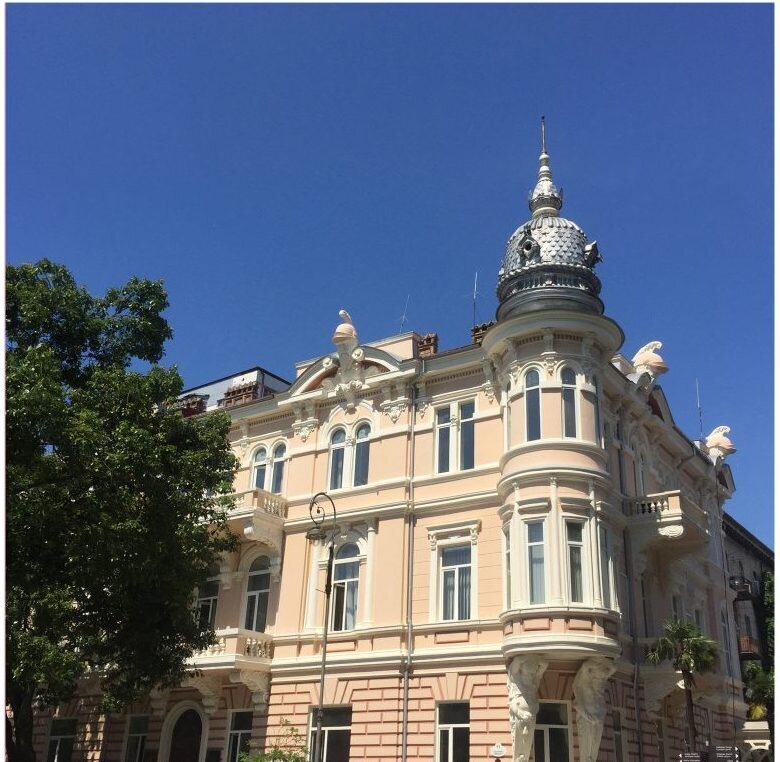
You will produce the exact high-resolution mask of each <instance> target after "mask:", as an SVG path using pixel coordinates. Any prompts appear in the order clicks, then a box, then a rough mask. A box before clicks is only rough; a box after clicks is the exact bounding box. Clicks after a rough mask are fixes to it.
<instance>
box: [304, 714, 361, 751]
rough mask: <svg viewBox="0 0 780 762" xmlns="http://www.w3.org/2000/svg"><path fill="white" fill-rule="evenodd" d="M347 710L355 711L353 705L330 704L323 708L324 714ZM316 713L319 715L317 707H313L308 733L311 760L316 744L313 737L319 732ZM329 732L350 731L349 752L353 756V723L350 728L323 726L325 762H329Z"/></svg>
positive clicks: (344, 726) (345, 726) (322, 749)
mask: <svg viewBox="0 0 780 762" xmlns="http://www.w3.org/2000/svg"><path fill="white" fill-rule="evenodd" d="M347 708H350V709H353V707H352V704H330V705H326V706H323V707H322V710H323V712H324V711H327V710H328V709H347ZM316 713H317V707H315V706H312V707H311V708H310V709H309V732H308V736H307V738H306V741H307V746H308V747H310V748H309V754H310V757H309V759H311V760H313V759H314V742H313V741H312V740H311V737H312V735H314V733H316V731H317V721H316V719H315V717H316ZM353 714H354V709H353ZM351 719H352V718H351ZM328 730H349V751H350V755H351V754H352V723H351V722H350V724H349V726H347V725H333V726H328V725H323V726H322V748H321V750H320V751H321V752H322V758H323V760H324V762H329V761H328V757H327V754H326V750H327V748H328V744H327V740H328V732H327V731H328ZM310 741H311V743H309V742H310ZM330 762H334V760H330Z"/></svg>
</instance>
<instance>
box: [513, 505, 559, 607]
mask: <svg viewBox="0 0 780 762" xmlns="http://www.w3.org/2000/svg"><path fill="white" fill-rule="evenodd" d="M537 522H541V523H542V537H543V539H542V548H543V550H544V601H542V602H541V603H531V570H530V563H531V552H530V545H529V543H528V525H529V524H535V523H537ZM520 523H521V527H520V542H521V546H522V551H521V554H520V557H521V559H522V564H521V569H522V574H521V580H522V582H521V585H522V588H521V589H522V599H521V600H522V605H523V606H524V607H526V606H527V607H529V608H549V606H550V605H551V604H550V585H549V584H548V580H549V578H550V562H551V560H552V559H551V556H550V542H549V534H550V525H549V522H548V521H547V520H546V516H544V515H542V516H523V517H522V518H521V522H520ZM534 544H536V543H534Z"/></svg>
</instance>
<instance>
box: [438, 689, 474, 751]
mask: <svg viewBox="0 0 780 762" xmlns="http://www.w3.org/2000/svg"><path fill="white" fill-rule="evenodd" d="M453 705H462V706H465V707H466V708H467V710H468V713H469V721H468V722H467V723H462V722H447V723H443V722H442V721H441V720H440V710H441V707H443V706H453ZM458 728H466V730H467V731H468V738H469V746H470V745H471V704H470V702H469V701H441V702H438V703H437V704H436V744H435V752H434V754H435V756H434V759H435V760H436V761H437V762H453V759H452V758H453V750H454V746H455V744H454V739H453V735H454V733H453V731H454V730H455V729H458ZM442 730H446V731H448V737H449V742H448V751H449V753H448V755H447V759H446V760H443V759H442V758H441V753H442V748H441V731H442ZM467 754H469V753H468V752H467ZM469 758H470V754H469Z"/></svg>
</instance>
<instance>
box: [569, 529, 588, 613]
mask: <svg viewBox="0 0 780 762" xmlns="http://www.w3.org/2000/svg"><path fill="white" fill-rule="evenodd" d="M582 527H583V524H582V522H581V521H567V522H566V546H567V551H568V553H567V555H568V560H569V600H570V601H571V602H572V603H582V602H583V601H584V600H585V591H584V589H583V577H582V562H583V542H582Z"/></svg>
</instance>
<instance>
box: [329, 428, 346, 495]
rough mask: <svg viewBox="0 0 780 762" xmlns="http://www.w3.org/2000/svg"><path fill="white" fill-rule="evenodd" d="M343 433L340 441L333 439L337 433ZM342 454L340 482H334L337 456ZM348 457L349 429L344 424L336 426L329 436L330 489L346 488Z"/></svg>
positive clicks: (332, 490)
mask: <svg viewBox="0 0 780 762" xmlns="http://www.w3.org/2000/svg"><path fill="white" fill-rule="evenodd" d="M339 434H342V435H343V439H342V440H341V441H340V442H334V441H333V440H334V439H335V438H336V436H337V435H339ZM339 454H340V455H341V472H340V473H339V475H338V484H335V483H334V473H333V469H334V466H335V465H336V456H337V455H339ZM346 458H347V430H346V429H345V428H344V427H343V426H336V427H334V428H333V429H332V430H331V432H330V434H329V436H328V491H330V492H335V491H336V490H339V489H343V488H344V471H345V466H346Z"/></svg>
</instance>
